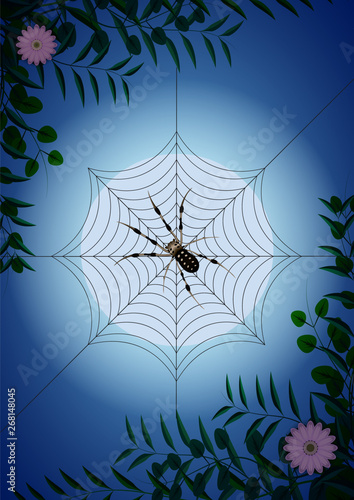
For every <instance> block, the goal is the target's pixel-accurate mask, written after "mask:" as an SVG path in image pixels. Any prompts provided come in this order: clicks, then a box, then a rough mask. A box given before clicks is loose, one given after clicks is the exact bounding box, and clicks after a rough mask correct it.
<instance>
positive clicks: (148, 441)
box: [140, 417, 155, 451]
mask: <svg viewBox="0 0 354 500" xmlns="http://www.w3.org/2000/svg"><path fill="white" fill-rule="evenodd" d="M140 423H141V431H142V433H143V437H144V441H145V443H146V444H147V445H148V446H150V448H152V449H153V450H154V451H155V448H154V446H153V444H152V441H151V437H150V434H149V431H148V430H147V428H146V425H145V422H144V420H143V417H141V418H140Z"/></svg>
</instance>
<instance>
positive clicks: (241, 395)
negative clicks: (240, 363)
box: [238, 375, 248, 410]
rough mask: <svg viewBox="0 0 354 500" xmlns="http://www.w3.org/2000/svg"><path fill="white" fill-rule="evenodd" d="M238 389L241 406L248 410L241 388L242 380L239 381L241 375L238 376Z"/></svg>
mask: <svg viewBox="0 0 354 500" xmlns="http://www.w3.org/2000/svg"><path fill="white" fill-rule="evenodd" d="M238 389H239V393H240V399H241V402H242V404H243V406H245V407H246V408H247V410H248V406H247V398H246V393H245V390H244V388H243V384H242V380H241V375H240V377H239V380H238Z"/></svg>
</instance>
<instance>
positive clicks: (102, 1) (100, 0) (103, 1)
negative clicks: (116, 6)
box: [95, 0, 109, 10]
mask: <svg viewBox="0 0 354 500" xmlns="http://www.w3.org/2000/svg"><path fill="white" fill-rule="evenodd" d="M95 4H96V5H97V7H98V8H99V9H102V10H104V9H106V8H107V7H108V4H109V0H95Z"/></svg>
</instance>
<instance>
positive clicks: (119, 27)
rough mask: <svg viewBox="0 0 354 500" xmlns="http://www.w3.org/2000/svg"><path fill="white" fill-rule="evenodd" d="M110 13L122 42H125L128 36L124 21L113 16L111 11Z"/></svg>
mask: <svg viewBox="0 0 354 500" xmlns="http://www.w3.org/2000/svg"><path fill="white" fill-rule="evenodd" d="M111 15H112V18H113V21H114V24H115V25H116V28H117V30H118V33H119V34H120V36H121V37H122V40H123V42H124V43H125V44H126V43H127V42H128V38H129V35H128V31H127V28H126V27H125V26H124V23H123V22H122V21H121V20H120V19H119V18H118V17H117V16H115V15H114V14H112V13H111Z"/></svg>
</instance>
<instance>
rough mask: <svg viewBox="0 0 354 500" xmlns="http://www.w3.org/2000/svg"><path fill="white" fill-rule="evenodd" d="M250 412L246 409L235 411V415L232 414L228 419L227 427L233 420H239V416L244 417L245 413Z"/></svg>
mask: <svg viewBox="0 0 354 500" xmlns="http://www.w3.org/2000/svg"><path fill="white" fill-rule="evenodd" d="M247 414H248V412H246V411H237V412H236V413H234V414H233V415H231V417H230V418H229V419H228V420H226V422H225V424H224V426H225V427H226V426H227V425H230V424H232V423H233V422H236V420H238V419H239V418H241V417H243V416H244V415H247Z"/></svg>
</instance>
